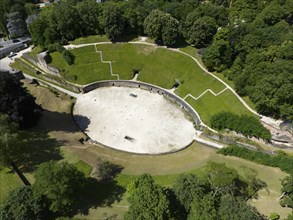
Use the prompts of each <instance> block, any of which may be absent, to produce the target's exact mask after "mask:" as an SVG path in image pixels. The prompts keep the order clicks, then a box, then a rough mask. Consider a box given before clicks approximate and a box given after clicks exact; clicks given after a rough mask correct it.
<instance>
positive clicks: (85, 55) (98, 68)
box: [50, 46, 116, 84]
mask: <svg viewBox="0 0 293 220" xmlns="http://www.w3.org/2000/svg"><path fill="white" fill-rule="evenodd" d="M71 52H72V53H73V55H74V56H75V61H74V64H73V65H68V64H67V63H66V61H65V60H64V58H63V57H62V55H61V54H60V53H59V52H53V53H51V54H50V55H51V57H52V62H51V65H52V66H56V67H57V68H58V69H59V70H60V71H61V74H64V73H65V74H70V75H72V76H74V75H75V76H76V77H77V80H76V81H72V82H74V83H78V84H87V83H91V82H95V81H99V80H106V79H116V77H113V76H111V74H110V68H109V64H105V63H102V62H101V61H100V55H99V54H98V53H96V52H95V48H94V46H87V47H82V48H78V49H74V50H71Z"/></svg>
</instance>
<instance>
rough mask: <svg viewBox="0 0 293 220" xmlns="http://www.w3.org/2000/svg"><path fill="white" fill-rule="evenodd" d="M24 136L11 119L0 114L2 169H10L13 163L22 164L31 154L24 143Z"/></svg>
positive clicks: (0, 162) (0, 165) (0, 160)
mask: <svg viewBox="0 0 293 220" xmlns="http://www.w3.org/2000/svg"><path fill="white" fill-rule="evenodd" d="M22 139H23V136H22V135H21V132H20V131H18V129H17V126H16V125H15V124H14V123H11V122H10V121H9V117H8V116H6V115H1V114H0V168H1V167H9V166H10V164H11V163H12V162H15V163H21V162H24V160H25V159H26V158H27V156H28V154H29V153H30V148H29V147H28V146H25V145H24V143H23V142H22Z"/></svg>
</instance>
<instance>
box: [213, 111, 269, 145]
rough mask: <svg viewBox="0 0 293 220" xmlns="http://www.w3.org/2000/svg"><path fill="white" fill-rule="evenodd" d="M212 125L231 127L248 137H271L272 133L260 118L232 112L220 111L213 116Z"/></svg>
mask: <svg viewBox="0 0 293 220" xmlns="http://www.w3.org/2000/svg"><path fill="white" fill-rule="evenodd" d="M211 126H212V127H213V128H216V129H218V130H223V129H229V130H233V131H236V132H238V133H241V134H243V135H245V136H248V137H252V136H253V137H257V138H262V139H264V140H266V141H269V140H270V139H271V134H270V132H269V130H268V129H266V128H265V127H264V126H263V125H262V124H261V123H260V121H259V120H258V119H256V118H254V117H253V116H247V115H241V116H238V115H236V114H233V113H230V112H220V113H218V114H216V115H213V116H212V118H211Z"/></svg>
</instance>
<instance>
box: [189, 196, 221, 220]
mask: <svg viewBox="0 0 293 220" xmlns="http://www.w3.org/2000/svg"><path fill="white" fill-rule="evenodd" d="M217 203H218V201H217V197H214V196H213V195H212V194H207V195H204V196H203V197H202V198H199V199H195V200H194V201H193V202H192V204H191V210H190V214H189V215H188V220H218V219H219V216H218V213H217V206H218V205H217Z"/></svg>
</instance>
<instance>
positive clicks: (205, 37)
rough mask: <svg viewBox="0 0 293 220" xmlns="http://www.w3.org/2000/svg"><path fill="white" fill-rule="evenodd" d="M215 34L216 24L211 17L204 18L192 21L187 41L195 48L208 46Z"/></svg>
mask: <svg viewBox="0 0 293 220" xmlns="http://www.w3.org/2000/svg"><path fill="white" fill-rule="evenodd" d="M216 32H217V24H216V22H215V20H214V19H213V18H211V17H208V16H204V17H201V18H199V19H197V20H195V21H194V23H193V25H192V26H191V29H190V31H189V41H190V43H191V44H194V45H195V46H196V47H203V46H206V45H207V44H209V43H210V42H211V40H212V38H213V36H214V34H215V33H216Z"/></svg>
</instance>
